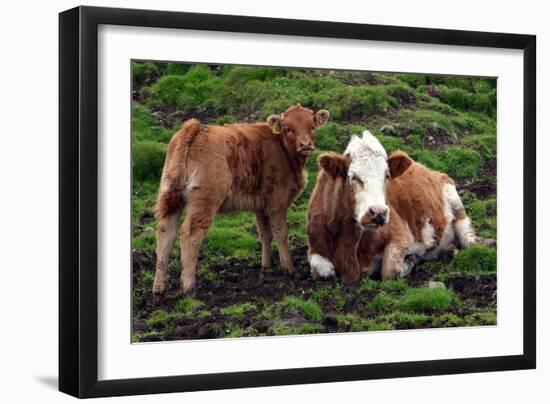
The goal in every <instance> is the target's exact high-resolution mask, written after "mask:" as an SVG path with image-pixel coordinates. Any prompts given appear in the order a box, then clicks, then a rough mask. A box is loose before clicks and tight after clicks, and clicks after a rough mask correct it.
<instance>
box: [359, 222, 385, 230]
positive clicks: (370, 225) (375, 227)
mask: <svg viewBox="0 0 550 404" xmlns="http://www.w3.org/2000/svg"><path fill="white" fill-rule="evenodd" d="M357 224H358V226H359V228H360V229H361V230H362V231H376V230H378V229H379V228H380V227H382V226H385V225H386V224H387V223H376V222H368V223H361V222H357Z"/></svg>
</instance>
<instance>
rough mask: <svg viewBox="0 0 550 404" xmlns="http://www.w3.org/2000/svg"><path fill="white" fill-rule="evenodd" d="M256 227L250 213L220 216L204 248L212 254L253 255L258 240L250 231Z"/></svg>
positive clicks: (207, 237)
mask: <svg viewBox="0 0 550 404" xmlns="http://www.w3.org/2000/svg"><path fill="white" fill-rule="evenodd" d="M253 226H254V219H253V217H252V215H251V214H248V213H244V214H243V213H242V212H239V213H235V214H229V215H219V216H218V217H216V219H215V220H214V223H213V225H212V226H211V227H210V228H209V229H208V234H207V235H206V240H205V241H206V242H205V243H204V244H203V248H204V249H205V251H206V252H207V253H210V254H222V255H224V256H234V257H245V256H250V255H252V254H253V253H254V252H255V251H256V248H257V244H258V240H257V238H256V237H254V236H253V235H252V234H250V231H249V229H250V228H251V227H253Z"/></svg>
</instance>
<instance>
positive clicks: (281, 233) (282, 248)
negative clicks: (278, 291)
mask: <svg viewBox="0 0 550 404" xmlns="http://www.w3.org/2000/svg"><path fill="white" fill-rule="evenodd" d="M270 224H271V230H272V231H273V236H275V242H276V243H277V248H278V249H279V259H280V260H281V266H282V267H283V268H284V269H285V270H286V271H287V272H288V273H293V272H295V271H296V269H295V268H294V264H292V258H291V257H290V253H289V252H288V226H287V224H286V211H283V212H274V213H273V214H272V215H271V217H270Z"/></svg>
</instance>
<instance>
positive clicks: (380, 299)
mask: <svg viewBox="0 0 550 404" xmlns="http://www.w3.org/2000/svg"><path fill="white" fill-rule="evenodd" d="M396 303H397V300H396V299H395V298H394V297H392V296H390V295H389V294H387V293H386V292H380V293H378V294H377V295H376V297H375V298H374V299H372V302H370V304H369V309H371V310H376V311H385V310H390V309H391V308H392V307H394V305H395V304H396Z"/></svg>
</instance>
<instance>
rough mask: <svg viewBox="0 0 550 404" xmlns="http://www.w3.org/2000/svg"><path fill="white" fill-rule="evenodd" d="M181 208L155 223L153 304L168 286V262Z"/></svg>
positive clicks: (162, 296) (159, 300) (158, 300)
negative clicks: (155, 260)
mask: <svg viewBox="0 0 550 404" xmlns="http://www.w3.org/2000/svg"><path fill="white" fill-rule="evenodd" d="M180 214H181V210H178V211H177V212H173V213H171V214H169V215H166V216H165V217H163V218H162V219H160V220H159V223H158V225H157V265H156V271H155V281H154V282H153V304H159V303H160V302H161V301H162V299H163V298H164V294H165V293H166V289H167V288H168V274H167V269H168V263H169V261H170V253H171V252H172V247H173V246H174V241H175V240H176V235H177V233H178V221H179V217H180Z"/></svg>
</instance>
